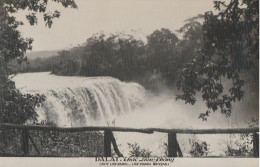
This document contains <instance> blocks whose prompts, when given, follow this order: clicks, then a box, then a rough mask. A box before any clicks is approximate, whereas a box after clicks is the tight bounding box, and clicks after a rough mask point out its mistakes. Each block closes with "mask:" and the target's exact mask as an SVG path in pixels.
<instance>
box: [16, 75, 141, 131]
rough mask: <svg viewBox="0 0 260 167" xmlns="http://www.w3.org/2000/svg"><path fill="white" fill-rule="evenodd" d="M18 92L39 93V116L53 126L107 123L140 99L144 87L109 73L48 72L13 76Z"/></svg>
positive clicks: (139, 102) (133, 107) (125, 111)
mask: <svg viewBox="0 0 260 167" xmlns="http://www.w3.org/2000/svg"><path fill="white" fill-rule="evenodd" d="M13 81H14V82H15V84H16V87H17V88H18V89H19V90H20V91H21V92H22V93H29V94H35V93H39V94H43V95H44V96H45V97H46V99H45V101H44V103H43V105H42V106H40V107H38V108H37V112H38V115H39V120H45V121H47V122H51V123H54V124H56V125H57V126H67V127H68V126H73V127H75V126H87V125H109V124H111V123H113V120H115V119H116V118H117V117H118V116H119V115H120V114H124V113H127V112H129V111H132V110H134V109H135V108H136V107H140V106H141V105H142V104H143V103H144V99H145V90H144V88H143V87H142V86H141V85H138V84H136V83H124V82H121V81H119V80H118V79H115V78H112V77H62V76H55V75H51V74H50V73H49V72H43V73H26V74H18V75H16V76H15V77H13Z"/></svg>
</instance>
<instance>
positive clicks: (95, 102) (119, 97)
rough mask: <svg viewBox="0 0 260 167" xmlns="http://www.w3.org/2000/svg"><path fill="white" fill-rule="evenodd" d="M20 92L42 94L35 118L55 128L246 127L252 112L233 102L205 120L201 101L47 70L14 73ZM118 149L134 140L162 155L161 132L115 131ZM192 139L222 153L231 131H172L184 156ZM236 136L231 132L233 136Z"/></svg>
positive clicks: (125, 151)
mask: <svg viewBox="0 0 260 167" xmlns="http://www.w3.org/2000/svg"><path fill="white" fill-rule="evenodd" d="M12 80H13V81H15V83H16V87H17V88H18V89H19V90H20V91H21V92H22V93H30V94H35V93H39V94H44V95H45V96H46V101H45V102H44V105H43V106H41V107H39V108H38V111H37V112H38V114H39V116H40V117H39V119H40V120H47V121H48V122H53V123H55V124H56V125H58V126H73V127H75V126H87V125H95V126H101V125H108V126H120V127H134V128H146V127H156V128H189V129H192V128H194V129H196V128H198V129H209V128H231V127H248V122H250V119H251V117H252V115H251V114H250V113H249V112H245V111H246V106H245V105H244V104H236V105H235V106H234V109H233V111H235V112H233V114H232V116H231V117H230V118H226V117H225V116H224V115H222V114H220V113H214V114H212V115H211V116H210V117H209V118H208V121H207V122H205V121H201V120H200V119H198V115H199V113H201V112H204V111H206V107H205V105H204V103H202V102H197V103H196V105H195V106H191V105H185V104H184V103H183V102H181V101H177V102H176V101H175V99H174V96H173V92H171V91H169V90H168V93H162V94H161V95H158V96H152V95H149V93H147V92H146V91H145V89H144V88H143V87H142V86H141V85H139V84H136V83H125V82H121V81H119V80H118V79H115V78H112V77H61V76H55V75H51V74H50V73H46V72H44V73H26V74H18V75H16V76H14V77H13V78H12ZM115 137H116V139H117V142H118V144H119V148H120V150H121V151H122V152H123V154H124V155H125V156H127V155H128V152H129V150H128V148H127V144H126V143H134V142H137V143H138V144H139V145H140V146H141V147H142V148H148V149H150V150H152V152H153V155H163V151H164V150H163V148H162V144H163V142H166V139H167V138H166V135H165V134H161V133H155V134H149V135H146V134H139V133H126V132H121V133H115ZM194 138H196V139H197V140H200V141H206V142H207V143H208V144H210V153H209V155H224V152H225V149H226V144H227V143H230V142H231V144H232V143H234V142H235V141H234V140H233V141H232V140H230V139H231V138H234V135H197V136H196V137H195V136H193V135H178V141H179V143H180V146H181V149H182V151H183V153H184V155H185V156H190V155H189V151H190V149H191V148H190V144H189V140H190V139H194ZM235 138H237V136H236V137H235Z"/></svg>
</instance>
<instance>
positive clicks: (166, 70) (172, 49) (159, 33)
mask: <svg viewBox="0 0 260 167" xmlns="http://www.w3.org/2000/svg"><path fill="white" fill-rule="evenodd" d="M147 40H148V43H147V49H148V53H147V54H148V56H149V57H148V62H149V63H150V66H151V70H152V71H157V72H160V73H161V74H162V77H163V78H168V79H169V80H174V78H175V74H176V71H175V69H176V66H177V64H179V62H178V61H177V49H176V46H177V44H178V38H177V36H176V35H175V34H174V33H172V32H171V31H170V30H169V29H165V28H162V29H161V30H156V31H154V32H153V33H152V34H151V35H149V36H148V37H147Z"/></svg>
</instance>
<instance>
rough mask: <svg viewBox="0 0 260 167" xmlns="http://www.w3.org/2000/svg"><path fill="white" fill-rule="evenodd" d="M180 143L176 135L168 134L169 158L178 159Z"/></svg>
mask: <svg viewBox="0 0 260 167" xmlns="http://www.w3.org/2000/svg"><path fill="white" fill-rule="evenodd" d="M177 150H178V142H177V137H176V133H168V157H177Z"/></svg>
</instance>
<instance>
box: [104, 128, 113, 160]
mask: <svg viewBox="0 0 260 167" xmlns="http://www.w3.org/2000/svg"><path fill="white" fill-rule="evenodd" d="M111 135H112V131H111V130H109V129H106V130H104V154H105V157H111V137H112V136H111Z"/></svg>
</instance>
